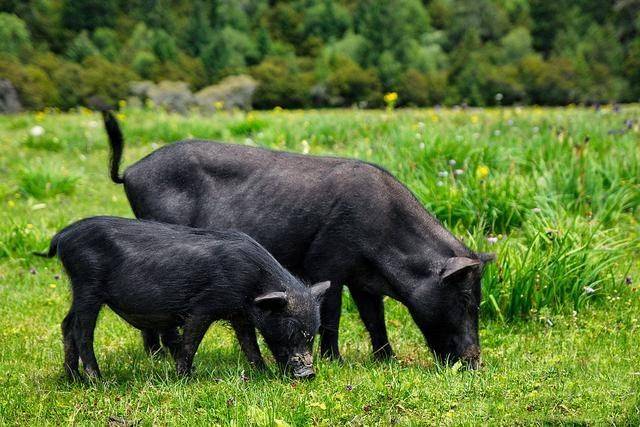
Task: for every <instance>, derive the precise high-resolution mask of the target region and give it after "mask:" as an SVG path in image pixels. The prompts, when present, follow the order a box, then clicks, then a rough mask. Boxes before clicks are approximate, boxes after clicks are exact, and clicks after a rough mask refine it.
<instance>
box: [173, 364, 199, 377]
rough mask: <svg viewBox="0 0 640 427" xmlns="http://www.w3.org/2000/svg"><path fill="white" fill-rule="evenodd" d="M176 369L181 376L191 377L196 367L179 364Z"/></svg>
mask: <svg viewBox="0 0 640 427" xmlns="http://www.w3.org/2000/svg"><path fill="white" fill-rule="evenodd" d="M176 371H177V372H178V375H179V376H181V377H183V378H189V377H191V376H192V375H193V374H194V373H195V371H196V368H195V367H193V366H182V365H178V367H177V369H176Z"/></svg>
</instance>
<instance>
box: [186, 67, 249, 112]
mask: <svg viewBox="0 0 640 427" xmlns="http://www.w3.org/2000/svg"><path fill="white" fill-rule="evenodd" d="M257 87H258V82H257V81H255V80H254V79H253V78H251V77H250V76H246V75H240V76H230V77H226V78H224V79H222V80H221V81H220V82H219V83H218V84H215V85H211V86H207V87H206V88H204V89H202V90H201V91H199V92H198V93H196V94H195V97H196V102H197V103H198V106H199V107H200V109H201V110H203V111H209V112H211V111H215V110H216V109H219V108H225V109H232V108H241V109H243V110H249V109H251V101H252V99H253V94H254V92H255V91H256V88H257ZM216 105H218V106H217V107H216Z"/></svg>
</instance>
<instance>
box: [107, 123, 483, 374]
mask: <svg viewBox="0 0 640 427" xmlns="http://www.w3.org/2000/svg"><path fill="white" fill-rule="evenodd" d="M105 119H106V120H105V124H106V126H107V129H110V130H109V136H110V144H111V146H112V147H113V155H114V157H113V159H114V160H113V162H112V163H111V175H112V176H116V177H118V178H120V175H118V165H119V162H120V156H121V154H122V147H123V140H122V134H121V133H120V132H115V131H114V127H117V126H118V124H117V121H116V120H115V119H114V118H113V117H112V116H111V114H110V113H106V115H105ZM114 135H115V137H114ZM114 165H115V167H114ZM121 180H122V181H124V187H125V191H126V194H127V197H128V199H129V202H130V204H131V207H132V209H133V212H134V213H135V215H136V216H137V217H138V218H144V219H152V220H156V221H162V222H168V223H176V224H184V225H189V226H194V227H201V228H233V229H237V230H241V231H243V232H245V233H247V234H249V235H250V236H252V237H253V238H254V239H256V240H257V241H258V242H260V244H262V245H263V246H264V247H265V248H266V249H267V250H269V251H270V252H271V253H272V254H273V255H274V257H275V258H276V259H277V260H278V261H280V263H282V265H284V266H285V267H286V268H288V269H289V270H291V271H292V272H293V273H295V274H297V275H298V276H300V277H302V278H303V279H306V280H309V281H311V282H314V281H318V280H325V279H327V280H331V282H332V286H331V288H330V290H329V291H328V292H327V295H326V297H325V299H324V301H323V304H322V307H321V318H322V325H321V328H320V333H321V351H322V353H323V354H324V355H326V356H330V357H339V352H338V323H339V319H340V309H341V308H340V305H341V295H342V286H343V285H346V286H348V288H349V290H350V294H351V296H352V297H353V299H354V301H355V303H356V306H357V308H358V310H359V312H360V316H361V318H362V320H363V321H364V324H365V326H366V328H367V330H368V331H369V334H370V335H371V341H372V346H373V352H374V355H375V356H376V357H379V358H386V357H390V356H391V355H392V354H393V353H392V350H391V346H390V344H389V341H388V339H387V331H386V328H385V323H384V307H383V296H384V295H387V296H390V297H392V298H395V299H397V300H399V301H400V302H402V303H403V304H404V305H406V306H407V307H408V309H409V311H410V313H411V315H412V317H413V319H414V320H415V321H416V323H417V324H418V326H419V327H420V329H421V331H422V332H423V334H424V336H425V339H426V341H427V343H428V344H429V346H430V347H431V349H432V350H433V352H434V353H435V355H436V357H437V358H439V359H441V360H448V361H456V360H459V359H462V360H464V361H467V362H469V364H470V365H471V366H477V364H478V363H477V362H478V360H479V357H480V350H479V349H480V344H479V339H478V312H479V305H480V280H481V276H482V271H483V267H484V265H485V263H486V262H489V261H491V260H492V257H491V256H490V255H487V254H477V253H474V252H473V251H471V250H470V249H469V248H467V247H466V246H465V245H464V244H463V243H462V242H461V241H459V240H458V239H456V238H455V237H454V236H453V235H452V234H451V233H450V232H449V231H447V230H446V229H445V228H444V227H443V226H442V224H440V223H439V222H438V221H437V220H436V219H435V218H434V217H433V216H432V215H430V214H429V213H428V212H427V211H426V210H425V209H424V207H423V206H422V204H421V203H420V202H419V201H418V200H417V199H416V197H415V196H414V195H413V194H412V193H411V192H410V191H409V190H408V189H407V188H406V187H405V186H404V185H403V184H402V183H400V182H399V181H398V180H397V179H395V178H394V177H393V176H392V175H391V174H389V173H388V172H386V171H385V170H384V169H382V168H380V167H378V166H376V165H372V164H369V163H365V162H361V161H357V160H350V159H342V158H333V157H315V156H305V155H299V154H293V153H286V152H279V151H271V150H266V149H261V148H254V147H246V146H241V145H234V144H222V143H218V142H212V141H198V140H191V141H182V142H177V143H174V144H171V145H168V146H165V147H162V148H160V149H158V150H156V151H154V152H153V153H151V154H149V155H148V156H147V157H145V158H144V159H142V160H140V161H138V162H137V163H135V164H133V165H132V166H130V167H129V168H128V169H127V170H126V171H125V172H124V174H123V175H122V179H121ZM115 181H116V182H119V181H120V180H115Z"/></svg>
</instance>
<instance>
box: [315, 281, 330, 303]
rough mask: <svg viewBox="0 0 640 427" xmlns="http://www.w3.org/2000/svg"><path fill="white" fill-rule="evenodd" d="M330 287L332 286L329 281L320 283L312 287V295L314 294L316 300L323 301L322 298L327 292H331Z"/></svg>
mask: <svg viewBox="0 0 640 427" xmlns="http://www.w3.org/2000/svg"><path fill="white" fill-rule="evenodd" d="M330 286H331V282H330V281H328V280H327V281H325V282H318V283H316V284H315V285H313V286H312V287H311V293H312V294H313V296H314V297H315V298H316V300H317V301H322V298H323V297H324V294H325V292H327V291H328V290H329V287H330Z"/></svg>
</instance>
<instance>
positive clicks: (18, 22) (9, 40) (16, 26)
mask: <svg viewBox="0 0 640 427" xmlns="http://www.w3.org/2000/svg"><path fill="white" fill-rule="evenodd" d="M31 50H32V46H31V37H30V36H29V30H28V29H27V26H26V24H25V23H24V21H23V20H22V19H20V18H18V17H17V16H16V15H12V14H9V13H0V53H1V54H2V55H8V56H11V57H14V58H20V59H26V57H27V55H28V54H29V53H30V52H31Z"/></svg>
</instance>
